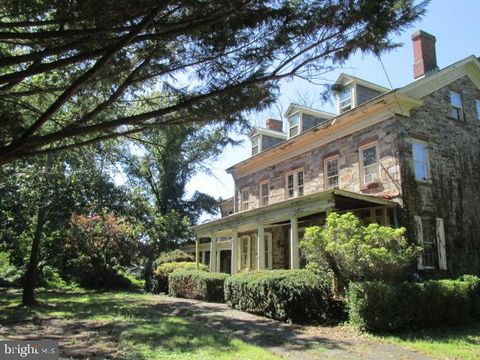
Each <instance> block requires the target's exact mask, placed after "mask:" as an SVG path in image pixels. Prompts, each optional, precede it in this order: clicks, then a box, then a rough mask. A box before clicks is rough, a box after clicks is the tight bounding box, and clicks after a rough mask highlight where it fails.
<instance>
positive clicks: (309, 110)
mask: <svg viewBox="0 0 480 360" xmlns="http://www.w3.org/2000/svg"><path fill="white" fill-rule="evenodd" d="M298 111H301V112H304V113H307V114H310V115H313V116H317V117H319V118H321V119H331V118H332V117H334V116H335V115H336V114H333V113H331V112H328V111H323V110H318V109H314V108H311V107H307V106H302V105H298V104H295V103H291V104H290V105H289V106H288V109H287V111H285V116H286V117H288V116H289V115H291V114H293V113H295V112H298Z"/></svg>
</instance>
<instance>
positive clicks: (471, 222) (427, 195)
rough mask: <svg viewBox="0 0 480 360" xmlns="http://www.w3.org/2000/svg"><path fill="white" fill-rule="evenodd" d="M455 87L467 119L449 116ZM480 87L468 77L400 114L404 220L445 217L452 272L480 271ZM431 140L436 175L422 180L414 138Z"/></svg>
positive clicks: (432, 159)
mask: <svg viewBox="0 0 480 360" xmlns="http://www.w3.org/2000/svg"><path fill="white" fill-rule="evenodd" d="M450 90H453V91H456V92H459V93H460V94H461V95H462V103H463V110H464V121H462V122H460V121H457V120H455V119H453V118H451V117H450V110H451V107H450ZM477 99H480V91H479V90H478V89H477V88H476V87H475V85H474V84H473V83H472V82H471V81H470V80H469V79H468V78H467V77H464V78H462V79H459V80H457V81H455V82H453V83H452V84H450V85H449V86H446V87H444V88H442V89H440V90H438V91H435V92H433V93H432V94H430V95H428V96H426V97H424V98H423V101H424V106H422V107H421V108H419V109H417V110H414V111H413V112H412V114H411V115H412V117H411V118H403V117H401V116H397V126H398V130H397V131H398V133H399V134H401V135H400V136H399V138H398V139H399V144H400V145H399V149H400V151H401V158H402V169H403V171H402V178H403V179H402V183H403V197H404V202H405V204H406V211H407V213H406V218H405V221H404V222H405V225H407V226H408V227H409V228H410V229H412V228H413V226H412V217H413V215H420V216H422V217H439V218H443V221H444V228H445V240H446V255H447V256H446V257H447V267H448V270H447V271H448V274H449V275H452V276H456V275H459V274H463V273H475V274H479V273H480V216H479V214H480V191H479V189H480V161H479V159H480V121H479V120H478V114H477V111H476V107H475V101H476V100H477ZM412 138H416V139H419V140H422V141H425V142H426V143H427V151H428V156H429V160H430V172H431V180H430V181H428V182H417V181H416V180H415V179H414V175H413V170H412V152H411V145H410V143H409V140H410V139H412Z"/></svg>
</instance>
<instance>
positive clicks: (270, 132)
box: [248, 126, 287, 140]
mask: <svg viewBox="0 0 480 360" xmlns="http://www.w3.org/2000/svg"><path fill="white" fill-rule="evenodd" d="M257 134H259V135H266V136H270V137H274V138H277V139H283V140H285V139H287V134H285V133H284V132H280V131H274V130H270V129H267V128H264V127H260V126H254V127H253V128H252V131H250V134H249V135H248V136H249V137H250V138H251V137H252V136H255V135H257Z"/></svg>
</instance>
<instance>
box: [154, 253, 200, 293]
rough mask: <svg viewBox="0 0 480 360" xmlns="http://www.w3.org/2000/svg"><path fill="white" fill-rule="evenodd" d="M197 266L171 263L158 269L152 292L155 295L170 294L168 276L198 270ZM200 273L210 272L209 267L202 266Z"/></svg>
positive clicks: (186, 263)
mask: <svg viewBox="0 0 480 360" xmlns="http://www.w3.org/2000/svg"><path fill="white" fill-rule="evenodd" d="M196 269H197V265H196V263H194V262H185V261H182V262H171V263H165V264H162V265H160V266H158V267H157V269H156V270H155V277H154V280H153V286H152V292H153V293H155V294H158V293H161V292H164V293H166V292H168V275H170V273H172V272H173V271H175V270H196ZM199 270H200V271H208V266H206V265H203V264H200V268H199Z"/></svg>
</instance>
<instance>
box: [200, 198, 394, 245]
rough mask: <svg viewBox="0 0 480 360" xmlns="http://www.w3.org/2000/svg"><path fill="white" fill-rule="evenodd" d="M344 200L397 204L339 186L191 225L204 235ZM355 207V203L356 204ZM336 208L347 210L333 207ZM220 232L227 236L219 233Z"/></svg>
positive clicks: (313, 211)
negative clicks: (339, 187) (338, 187)
mask: <svg viewBox="0 0 480 360" xmlns="http://www.w3.org/2000/svg"><path fill="white" fill-rule="evenodd" d="M345 199H349V200H354V201H355V202H356V204H363V206H361V207H368V206H372V205H374V206H387V207H396V206H397V205H398V203H396V202H395V201H391V200H386V199H383V198H379V197H375V196H371V195H365V194H360V193H356V192H351V191H347V190H340V189H330V190H326V191H322V192H317V193H313V194H309V195H305V196H301V197H296V198H293V199H288V200H285V201H281V202H277V203H273V204H270V205H266V206H262V207H259V208H254V209H251V210H247V211H241V212H237V213H234V214H232V215H228V216H225V217H223V218H220V219H217V220H213V221H210V222H208V223H204V224H199V225H196V226H194V227H193V229H194V231H195V232H196V233H197V235H201V236H204V235H207V234H210V233H221V232H224V233H225V232H228V231H231V230H232V229H233V228H238V227H242V226H243V227H244V229H245V227H248V226H250V227H255V224H257V223H259V222H260V223H268V222H276V221H284V220H287V219H290V218H292V217H294V216H296V217H302V216H308V215H312V214H316V213H322V212H325V211H326V210H328V209H334V210H335V209H336V204H337V203H338V202H339V201H340V202H341V201H342V200H343V203H345ZM357 207H358V206H357ZM337 210H348V208H347V209H337ZM222 235H227V234H226V233H225V234H222Z"/></svg>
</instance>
